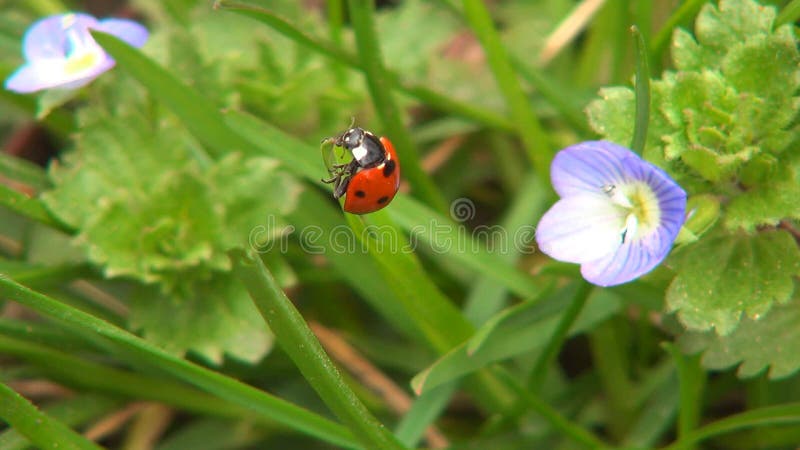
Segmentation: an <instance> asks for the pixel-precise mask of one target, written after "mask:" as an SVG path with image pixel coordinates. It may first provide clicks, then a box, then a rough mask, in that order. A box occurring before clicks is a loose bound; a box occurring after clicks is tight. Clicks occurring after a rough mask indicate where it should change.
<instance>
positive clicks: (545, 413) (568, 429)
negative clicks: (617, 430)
mask: <svg viewBox="0 0 800 450" xmlns="http://www.w3.org/2000/svg"><path fill="white" fill-rule="evenodd" d="M495 372H496V373H497V374H498V375H499V376H500V378H501V379H502V380H503V381H505V382H506V384H508V385H510V386H514V387H515V391H516V392H515V394H516V395H517V397H518V398H519V399H520V400H521V402H522V403H524V404H525V405H526V406H527V407H528V408H529V409H530V410H532V411H535V412H536V413H537V414H538V415H540V416H541V417H542V418H543V419H544V420H546V421H547V422H548V423H549V424H550V425H551V426H552V427H553V428H555V429H556V430H558V431H559V432H560V433H561V434H562V435H563V436H564V437H567V438H569V439H571V440H572V441H574V442H575V443H576V444H579V445H580V447H581V448H590V449H604V448H608V446H607V445H606V444H605V443H604V442H603V441H602V440H600V438H598V437H597V436H595V435H594V434H593V433H592V432H591V431H589V430H587V429H585V428H583V427H581V426H580V425H578V424H576V423H573V422H570V421H569V420H568V419H567V418H566V417H564V416H563V415H561V414H560V413H559V412H558V411H557V410H555V409H554V408H553V407H552V406H550V405H548V404H547V403H546V402H545V401H544V400H542V399H541V398H539V397H538V396H536V395H534V394H533V393H531V392H530V391H528V390H526V389H524V388H523V387H522V386H520V385H519V383H517V382H516V380H515V379H514V378H513V377H512V376H511V375H510V374H509V373H508V372H507V371H505V370H502V369H498V370H495Z"/></svg>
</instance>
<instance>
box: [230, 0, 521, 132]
mask: <svg viewBox="0 0 800 450" xmlns="http://www.w3.org/2000/svg"><path fill="white" fill-rule="evenodd" d="M215 6H216V7H218V8H221V9H225V10H230V11H233V12H236V13H239V14H242V15H245V16H248V17H251V18H253V19H255V20H258V21H260V22H262V23H264V24H266V25H268V26H270V27H272V28H273V29H274V30H275V31H277V32H279V33H281V34H283V35H284V36H286V37H288V38H290V39H292V40H294V41H295V42H297V43H298V44H301V45H304V46H306V47H308V48H310V49H312V50H314V51H316V52H318V53H320V54H323V55H325V56H328V57H329V58H331V59H333V60H335V61H336V62H338V63H342V64H345V65H347V66H349V67H350V68H353V69H356V70H359V71H362V72H363V71H364V66H363V65H362V64H361V62H360V61H359V60H358V57H357V56H356V55H354V54H352V53H350V52H348V51H345V50H342V49H341V47H339V45H338V44H337V43H336V41H335V40H333V41H332V42H326V41H324V40H321V39H319V38H316V37H314V36H311V35H309V34H307V33H305V32H304V31H303V30H300V29H298V28H297V27H295V26H294V25H292V24H291V23H289V22H288V21H286V20H285V19H283V18H281V17H280V16H278V15H276V14H274V13H272V12H271V11H269V10H268V9H265V8H261V7H259V6H256V5H250V4H246V3H240V2H236V1H228V0H218V1H217V2H216V3H215ZM329 7H331V8H333V6H332V4H329ZM332 32H333V30H332ZM385 73H386V77H387V79H388V80H389V81H390V82H391V85H392V87H393V88H395V89H398V90H400V91H401V92H404V93H405V94H408V95H410V96H411V97H414V98H416V99H417V100H419V101H421V102H423V103H425V104H427V105H428V106H430V107H431V108H433V109H436V110H439V111H441V112H443V113H446V114H450V115H453V116H456V117H462V118H464V119H468V120H471V121H473V122H475V123H478V124H482V125H485V126H488V127H493V128H497V129H500V130H504V131H511V130H513V129H514V127H513V125H512V124H511V122H510V121H509V120H508V119H506V118H505V117H503V116H502V115H500V114H497V113H496V112H494V111H492V110H489V109H486V108H482V107H479V106H475V105H471V104H469V103H466V102H463V101H461V100H458V99H455V98H453V97H448V96H446V95H444V94H441V93H438V92H436V91H433V90H431V89H430V88H428V87H427V86H425V85H422V84H418V83H409V82H405V81H403V80H401V79H400V76H399V75H398V74H397V73H396V72H393V71H391V70H390V69H389V68H385Z"/></svg>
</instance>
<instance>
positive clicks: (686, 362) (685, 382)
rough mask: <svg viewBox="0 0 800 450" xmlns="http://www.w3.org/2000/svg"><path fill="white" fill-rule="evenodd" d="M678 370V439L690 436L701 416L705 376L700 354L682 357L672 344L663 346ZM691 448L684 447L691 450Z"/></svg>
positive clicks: (681, 353)
mask: <svg viewBox="0 0 800 450" xmlns="http://www.w3.org/2000/svg"><path fill="white" fill-rule="evenodd" d="M664 347H665V348H666V350H667V352H669V354H670V355H671V356H672V360H673V361H674V362H675V367H676V368H677V369H678V381H679V383H680V384H679V386H680V389H679V398H680V408H679V410H678V411H679V413H678V439H679V440H680V439H684V438H685V437H687V436H690V435H691V434H692V431H694V430H696V429H697V427H698V425H699V424H700V420H701V418H702V416H703V390H704V388H705V384H706V374H705V371H704V370H703V367H702V366H701V365H700V354H697V355H684V354H683V352H682V351H681V350H680V349H679V348H678V347H676V346H675V345H674V344H671V343H670V344H664ZM692 448H694V447H693V446H686V447H684V449H685V450H691V449H692Z"/></svg>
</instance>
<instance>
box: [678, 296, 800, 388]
mask: <svg viewBox="0 0 800 450" xmlns="http://www.w3.org/2000/svg"><path fill="white" fill-rule="evenodd" d="M798 323H800V301H797V299H795V300H794V301H792V302H790V303H788V304H786V305H779V306H776V307H774V308H773V309H772V310H771V311H770V312H769V314H767V315H766V316H764V317H761V318H759V319H757V320H754V319H749V318H748V319H744V320H742V323H741V324H740V325H739V327H738V328H737V329H736V331H734V332H733V333H731V334H730V335H728V336H717V335H715V334H714V333H687V334H685V335H683V336H681V337H680V340H679V343H680V345H681V347H682V349H683V350H684V351H685V352H687V353H696V352H699V351H703V356H702V359H701V362H702V364H703V366H704V367H706V368H707V369H712V370H723V369H728V368H730V367H733V366H735V365H738V366H739V367H738V370H737V375H738V376H739V377H741V378H750V377H754V376H756V375H759V374H761V373H762V372H764V371H765V370H766V369H767V368H769V378H772V379H777V378H785V377H788V376H790V375H792V374H794V373H796V372H797V371H798V369H800V327H798V326H797V324H798Z"/></svg>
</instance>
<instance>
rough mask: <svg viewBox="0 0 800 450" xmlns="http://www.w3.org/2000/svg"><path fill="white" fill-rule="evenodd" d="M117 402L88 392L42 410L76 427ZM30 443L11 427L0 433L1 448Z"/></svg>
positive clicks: (12, 449) (10, 449)
mask: <svg viewBox="0 0 800 450" xmlns="http://www.w3.org/2000/svg"><path fill="white" fill-rule="evenodd" d="M119 404H120V402H119V401H117V400H112V399H109V398H106V397H101V396H99V395H91V394H89V395H81V396H79V397H73V398H68V399H66V400H63V401H59V402H58V403H56V404H54V405H48V406H46V407H45V408H43V410H44V413H45V414H46V415H48V416H50V417H52V418H53V419H55V420H57V421H59V422H61V423H63V424H64V425H66V426H68V427H76V426H79V425H83V424H85V423H86V422H89V421H91V420H93V419H95V418H97V417H100V416H102V415H104V414H107V413H109V412H111V411H112V410H113V409H114V408H116V407H117V406H119ZM30 445H31V444H30V441H28V439H26V438H25V437H24V436H23V435H22V434H20V432H19V431H17V430H15V429H13V428H10V429H8V430H5V431H3V432H2V433H0V448H2V449H3V450H25V449H27V448H30Z"/></svg>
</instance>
